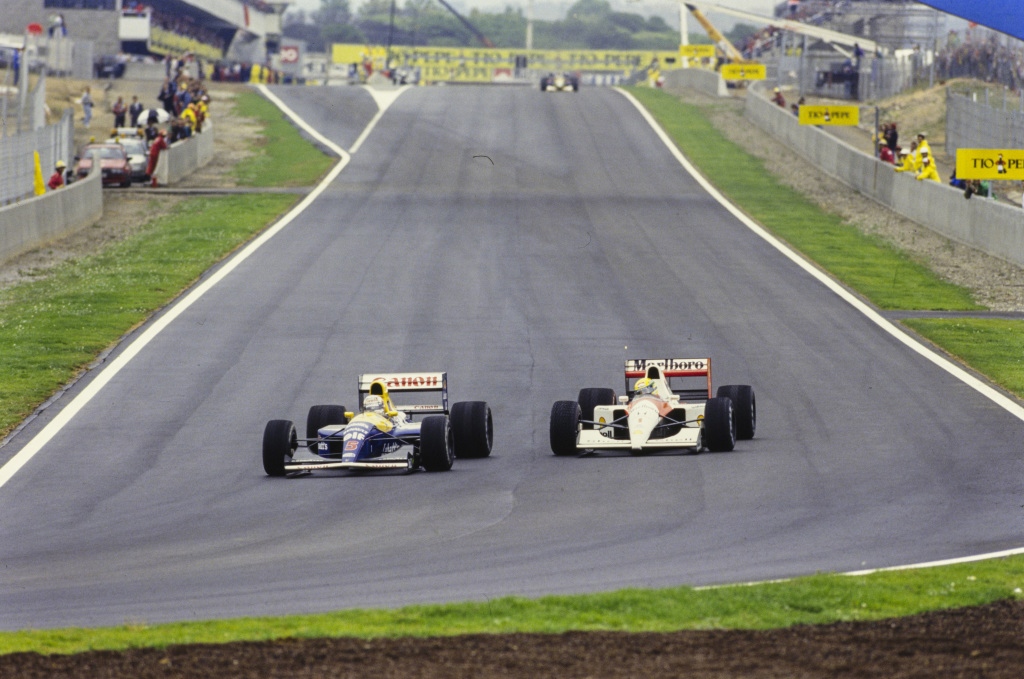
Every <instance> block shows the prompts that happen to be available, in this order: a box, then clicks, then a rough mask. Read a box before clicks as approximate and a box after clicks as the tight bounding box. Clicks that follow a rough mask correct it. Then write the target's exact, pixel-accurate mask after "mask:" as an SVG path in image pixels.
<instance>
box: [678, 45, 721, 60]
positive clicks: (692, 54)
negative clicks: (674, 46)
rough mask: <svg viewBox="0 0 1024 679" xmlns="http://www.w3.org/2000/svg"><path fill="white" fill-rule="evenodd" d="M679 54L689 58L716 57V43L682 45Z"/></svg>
mask: <svg viewBox="0 0 1024 679" xmlns="http://www.w3.org/2000/svg"><path fill="white" fill-rule="evenodd" d="M679 56H681V57H685V58H688V59H714V58H715V46H714V45H680V46H679Z"/></svg>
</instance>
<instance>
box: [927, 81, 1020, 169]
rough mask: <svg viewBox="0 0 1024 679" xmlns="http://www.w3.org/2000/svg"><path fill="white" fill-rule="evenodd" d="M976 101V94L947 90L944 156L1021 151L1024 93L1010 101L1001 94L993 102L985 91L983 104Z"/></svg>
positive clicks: (1004, 92) (987, 91)
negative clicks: (961, 151) (967, 151)
mask: <svg viewBox="0 0 1024 679" xmlns="http://www.w3.org/2000/svg"><path fill="white" fill-rule="evenodd" d="M1017 97H1019V102H1018V101H1017ZM977 98H978V97H977V93H961V92H954V91H953V90H952V89H951V88H949V87H947V88H946V153H948V154H949V155H951V156H954V155H956V152H957V149H1021V148H1024V93H1020V94H1019V95H1016V96H1015V97H1014V98H1013V99H1009V98H1008V97H1007V96H1006V91H1005V90H1003V91H1002V96H1001V97H998V98H995V97H990V95H989V89H988V88H986V89H985V91H984V94H983V95H982V100H981V101H977ZM991 99H1000V100H1001V101H992V100H991ZM997 107H1001V108H997ZM1014 109H1019V110H1014Z"/></svg>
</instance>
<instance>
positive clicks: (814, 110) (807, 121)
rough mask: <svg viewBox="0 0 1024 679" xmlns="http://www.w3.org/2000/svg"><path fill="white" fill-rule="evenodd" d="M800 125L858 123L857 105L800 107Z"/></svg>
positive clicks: (805, 105)
mask: <svg viewBox="0 0 1024 679" xmlns="http://www.w3.org/2000/svg"><path fill="white" fill-rule="evenodd" d="M800 124H801V125H858V124H860V107H859V106H808V105H807V104H804V105H803V106H801V107H800Z"/></svg>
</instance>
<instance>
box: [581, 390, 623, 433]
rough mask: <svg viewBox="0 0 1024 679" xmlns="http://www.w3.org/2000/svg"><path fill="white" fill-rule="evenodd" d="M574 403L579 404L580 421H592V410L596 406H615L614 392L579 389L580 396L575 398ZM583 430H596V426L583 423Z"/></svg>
mask: <svg viewBox="0 0 1024 679" xmlns="http://www.w3.org/2000/svg"><path fill="white" fill-rule="evenodd" d="M576 401H577V402H579V404H580V419H582V420H591V421H593V419H594V408H596V407H597V406H611V405H615V390H614V389H605V388H603V387H589V388H586V389H580V394H579V396H578V397H576ZM583 428H584V429H596V428H597V426H596V425H593V424H586V423H584V424H583Z"/></svg>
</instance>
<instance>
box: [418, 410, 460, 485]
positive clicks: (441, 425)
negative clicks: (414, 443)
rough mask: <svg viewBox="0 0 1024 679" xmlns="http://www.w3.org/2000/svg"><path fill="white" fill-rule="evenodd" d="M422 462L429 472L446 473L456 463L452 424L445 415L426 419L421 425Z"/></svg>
mask: <svg viewBox="0 0 1024 679" xmlns="http://www.w3.org/2000/svg"><path fill="white" fill-rule="evenodd" d="M420 458H421V459H420V462H421V464H422V465H423V468H424V469H426V470H427V471H428V472H446V471H448V470H449V469H451V468H452V463H453V462H454V461H455V446H454V442H453V441H452V427H451V423H450V422H449V421H448V418H447V417H446V416H445V415H432V416H430V417H424V418H423V423H422V424H421V425H420Z"/></svg>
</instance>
